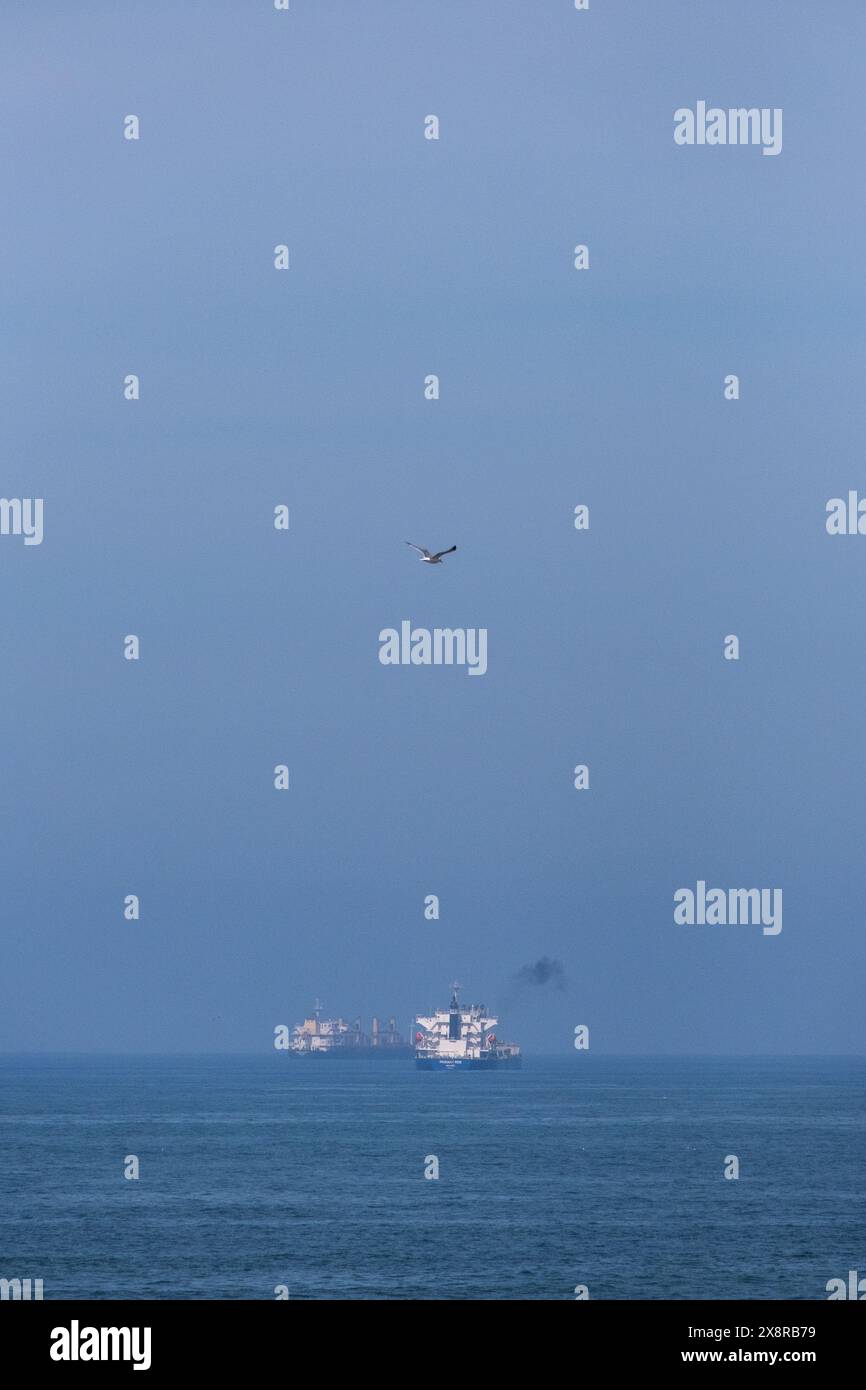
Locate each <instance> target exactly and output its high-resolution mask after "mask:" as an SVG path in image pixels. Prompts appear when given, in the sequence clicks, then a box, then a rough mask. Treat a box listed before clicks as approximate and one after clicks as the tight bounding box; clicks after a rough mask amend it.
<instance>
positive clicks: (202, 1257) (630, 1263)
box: [0, 1053, 866, 1299]
mask: <svg viewBox="0 0 866 1390" xmlns="http://www.w3.org/2000/svg"><path fill="white" fill-rule="evenodd" d="M129 1154H135V1155H137V1156H138V1158H139V1161H140V1178H139V1180H138V1181H129V1180H127V1179H125V1178H124V1176H123V1166H124V1159H125V1156H126V1155H129ZM730 1154H734V1155H737V1156H738V1158H739V1161H740V1177H739V1179H738V1180H736V1181H731V1180H727V1181H726V1180H725V1178H724V1177H723V1171H724V1164H725V1159H726V1156H727V1155H730ZM428 1155H435V1156H436V1157H437V1158H438V1161H439V1177H438V1180H428V1179H425V1177H424V1170H425V1160H426V1158H427V1156H428ZM864 1159H866V1059H862V1058H857V1059H855V1058H841V1059H839V1058H822V1059H815V1058H787V1059H768V1058H760V1059H720V1058H645V1059H637V1058H609V1057H608V1058H605V1057H594V1056H592V1055H591V1054H577V1053H575V1055H574V1056H573V1057H571V1056H569V1057H562V1058H549V1059H543V1058H535V1059H534V1058H528V1059H526V1063H525V1066H524V1069H523V1070H522V1071H519V1072H507V1071H506V1072H500V1073H493V1074H489V1075H488V1074H484V1073H479V1072H470V1073H465V1074H462V1073H454V1072H450V1073H449V1072H444V1073H441V1074H439V1073H426V1072H416V1071H415V1069H414V1067H413V1064H412V1063H411V1062H407V1063H402V1062H378V1063H376V1062H360V1061H359V1062H351V1061H345V1062H318V1063H317V1062H312V1061H309V1060H308V1061H303V1060H296V1059H293V1058H288V1057H286V1056H285V1055H284V1054H277V1053H274V1055H273V1056H270V1055H269V1056H264V1057H208V1058H192V1057H137V1058H128V1057H127V1058H93V1057H78V1058H62V1059H60V1058H49V1057H42V1058H37V1057H28V1058H21V1057H11V1056H5V1057H2V1058H0V1277H7V1278H13V1277H19V1278H27V1277H29V1278H42V1279H43V1280H44V1288H45V1298H46V1299H51V1298H73V1299H75V1298H99V1299H112V1298H171V1299H207V1298H237V1299H272V1298H274V1297H275V1293H274V1290H275V1287H276V1286H277V1285H281V1284H284V1285H287V1286H288V1289H289V1295H290V1297H291V1298H292V1299H571V1298H573V1297H574V1290H575V1286H576V1285H579V1284H585V1285H586V1286H587V1287H588V1290H589V1296H590V1298H591V1299H632V1298H642V1299H686V1298H698V1299H703V1298H721V1299H734V1298H747V1299H771V1298H783V1299H824V1298H826V1297H827V1294H826V1287H825V1286H826V1283H827V1280H828V1279H831V1278H835V1277H842V1278H845V1277H846V1276H847V1271H848V1270H849V1269H858V1270H860V1272H861V1274H862V1275H866V1194H864V1187H866V1184H864Z"/></svg>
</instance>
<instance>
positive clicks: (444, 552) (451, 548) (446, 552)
mask: <svg viewBox="0 0 866 1390" xmlns="http://www.w3.org/2000/svg"><path fill="white" fill-rule="evenodd" d="M456 549H457V546H456V545H452V546H449V548H448V549H447V550H437V551H436V554H435V555H434V556H433V557H432V558H433V559H434V560H441V559H442V556H443V555H450V554H451V553H452V551H454V550H456Z"/></svg>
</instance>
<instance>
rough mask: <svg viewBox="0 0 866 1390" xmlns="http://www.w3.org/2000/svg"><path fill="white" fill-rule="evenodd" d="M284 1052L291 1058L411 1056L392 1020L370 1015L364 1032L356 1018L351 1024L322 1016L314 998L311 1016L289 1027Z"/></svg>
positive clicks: (411, 1049) (408, 1046) (406, 1057)
mask: <svg viewBox="0 0 866 1390" xmlns="http://www.w3.org/2000/svg"><path fill="white" fill-rule="evenodd" d="M288 1051H289V1053H290V1055H291V1056H293V1057H354V1058H361V1057H372V1058H375V1059H377V1060H378V1059H379V1058H383V1057H384V1058H392V1059H393V1058H402V1059H403V1060H404V1061H406V1060H408V1059H409V1058H410V1057H411V1056H412V1055H413V1048H412V1045H411V1043H408V1042H407V1041H406V1039H405V1038H404V1037H403V1036H402V1034H401V1033H398V1031H397V1021H396V1019H393V1018H389V1019H388V1023H387V1025H383V1023H382V1022H381V1021H380V1020H379V1019H378V1018H374V1019H373V1020H372V1022H371V1024H370V1031H369V1033H366V1032H365V1031H364V1028H363V1024H362V1021H361V1019H360V1018H356V1019H355V1021H354V1022H353V1023H347V1022H346V1020H345V1019H344V1018H323V1017H322V1006H321V1004H320V1003H319V1001H318V999H317V1000H316V1006H315V1008H314V1009H313V1013H312V1016H311V1017H310V1018H305V1019H304V1021H303V1023H299V1024H298V1025H297V1026H296V1027H295V1028H293V1030H292V1038H291V1042H290V1043H289V1047H288Z"/></svg>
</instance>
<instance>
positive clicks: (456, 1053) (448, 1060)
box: [415, 984, 521, 1071]
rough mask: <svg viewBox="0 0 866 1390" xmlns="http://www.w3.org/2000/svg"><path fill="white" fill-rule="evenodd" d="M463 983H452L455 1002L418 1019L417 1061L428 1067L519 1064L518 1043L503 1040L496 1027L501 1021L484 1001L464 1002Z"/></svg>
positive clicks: (484, 1067)
mask: <svg viewBox="0 0 866 1390" xmlns="http://www.w3.org/2000/svg"><path fill="white" fill-rule="evenodd" d="M459 990H460V986H459V985H458V984H454V985H452V986H451V1003H450V1004H449V1005H448V1008H447V1009H440V1010H439V1011H438V1012H437V1013H434V1014H428V1015H419V1016H418V1017H417V1018H416V1019H415V1024H416V1028H417V1031H416V1033H415V1064H416V1066H418V1067H421V1068H422V1069H423V1070H424V1071H453V1070H455V1069H456V1068H457V1067H463V1068H466V1069H467V1070H470V1071H481V1070H484V1071H487V1070H490V1069H492V1068H494V1067H519V1066H520V1065H521V1058H520V1048H519V1047H518V1046H517V1044H516V1043H506V1042H499V1040H498V1039H497V1037H496V1034H495V1033H494V1032H493V1029H494V1028H495V1027H496V1025H497V1024H498V1022H499V1019H498V1018H495V1017H494V1016H493V1014H490V1013H488V1012H487V1009H486V1007H485V1005H484V1004H461V1003H460V1002H459V1000H458V998H457V995H458V993H459Z"/></svg>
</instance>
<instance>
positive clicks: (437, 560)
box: [406, 541, 457, 565]
mask: <svg viewBox="0 0 866 1390" xmlns="http://www.w3.org/2000/svg"><path fill="white" fill-rule="evenodd" d="M406 544H407V545H411V546H412V549H413V550H417V551H418V554H419V555H420V556H421V562H422V564H425V565H441V564H442V556H443V555H450V554H451V551H452V550H456V549H457V546H456V545H452V546H451V547H450V548H449V549H448V550H437V551H436V554H435V555H431V554H430V551H429V550H425V549H424V547H423V545H415V544H414V542H412V541H407V542H406Z"/></svg>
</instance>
